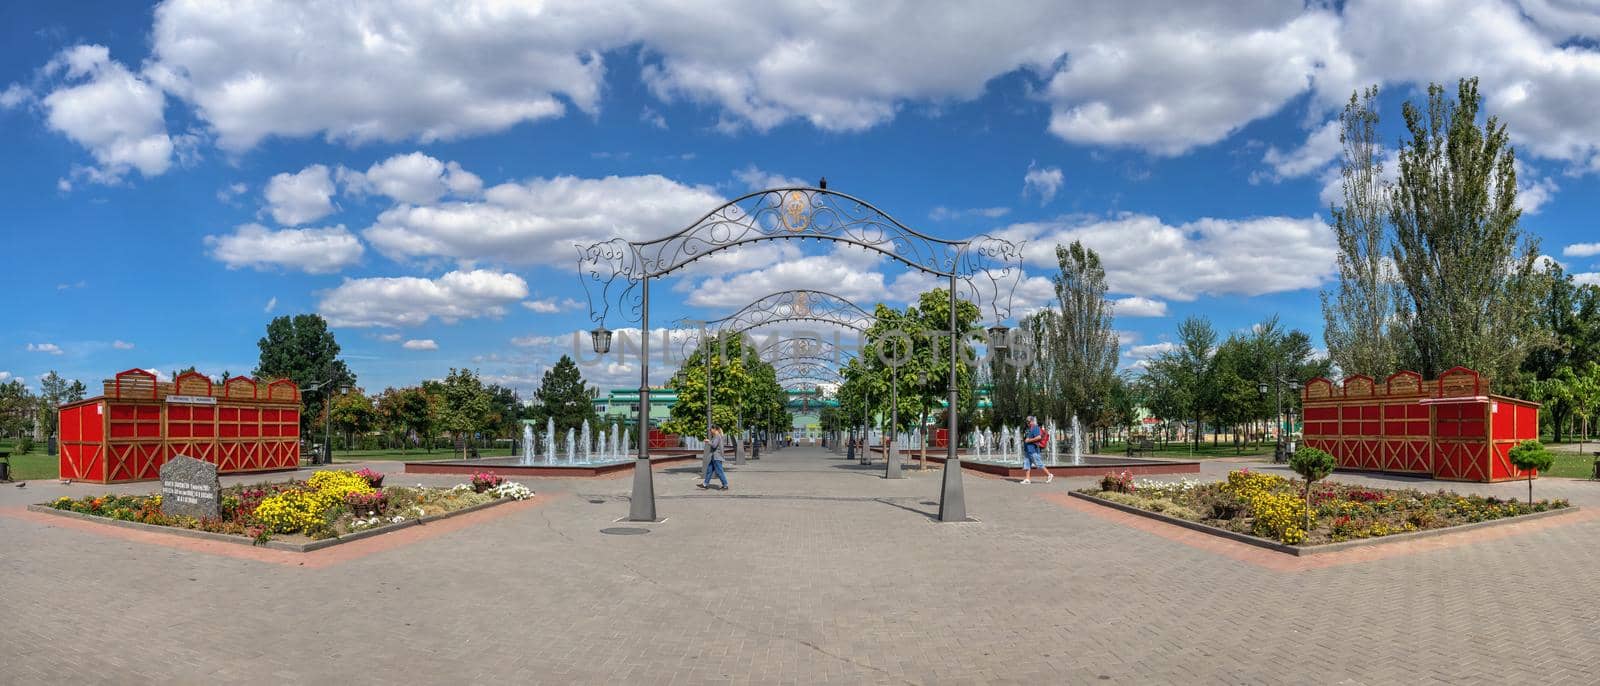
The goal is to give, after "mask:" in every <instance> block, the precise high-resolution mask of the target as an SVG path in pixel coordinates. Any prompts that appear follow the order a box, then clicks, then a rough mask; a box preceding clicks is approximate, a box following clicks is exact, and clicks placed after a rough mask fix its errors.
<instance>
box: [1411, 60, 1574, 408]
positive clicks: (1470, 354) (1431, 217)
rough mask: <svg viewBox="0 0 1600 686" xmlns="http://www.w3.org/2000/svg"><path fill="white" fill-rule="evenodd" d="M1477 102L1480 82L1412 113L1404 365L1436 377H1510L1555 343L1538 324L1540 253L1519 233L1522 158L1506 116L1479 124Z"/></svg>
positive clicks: (1435, 96) (1435, 89)
mask: <svg viewBox="0 0 1600 686" xmlns="http://www.w3.org/2000/svg"><path fill="white" fill-rule="evenodd" d="M1479 104H1480V99H1479V96H1478V81H1477V79H1462V80H1461V82H1460V85H1459V87H1458V89H1457V96H1456V99H1455V100H1451V99H1449V98H1448V97H1447V96H1446V95H1445V91H1444V88H1442V87H1441V86H1439V85H1437V84H1434V85H1430V86H1429V87H1428V102H1427V109H1426V111H1425V112H1424V111H1423V110H1420V109H1418V108H1417V107H1416V106H1415V105H1413V104H1412V103H1410V102H1407V103H1406V104H1405V106H1404V107H1403V108H1402V114H1403V116H1404V118H1405V125H1406V130H1407V131H1408V132H1409V134H1410V140H1409V141H1408V142H1405V143H1404V145H1403V146H1402V148H1401V150H1400V170H1399V179H1398V181H1397V183H1396V186H1395V189H1394V192H1393V193H1392V195H1391V196H1390V206H1389V217H1390V223H1391V224H1392V225H1393V227H1394V244H1393V246H1392V250H1391V254H1392V256H1393V258H1394V261H1395V264H1396V267H1397V269H1398V272H1399V275H1400V280H1401V282H1402V283H1403V284H1404V287H1405V288H1404V293H1405V297H1404V298H1403V299H1402V301H1401V306H1400V308H1399V319H1398V323H1400V324H1401V325H1403V326H1404V327H1405V329H1406V331H1407V332H1408V333H1409V338H1410V342H1409V346H1408V348H1407V351H1406V354H1407V356H1408V359H1405V360H1404V361H1405V362H1406V365H1405V366H1407V367H1409V368H1411V369H1415V370H1416V371H1418V372H1420V373H1422V374H1423V375H1424V376H1425V377H1427V378H1433V377H1436V376H1438V375H1439V374H1440V373H1441V372H1444V371H1445V370H1447V369H1449V368H1450V367H1452V366H1456V365H1461V366H1466V367H1470V368H1473V369H1476V370H1478V371H1479V372H1481V373H1483V374H1484V376H1486V377H1488V378H1490V379H1509V378H1510V377H1511V376H1512V375H1513V374H1514V373H1515V372H1516V371H1517V369H1518V368H1519V367H1520V366H1521V364H1522V361H1523V359H1524V358H1525V357H1526V356H1527V354H1528V351H1529V350H1530V349H1532V348H1534V347H1536V346H1537V345H1538V344H1540V343H1541V342H1542V340H1543V338H1544V335H1545V334H1544V333H1543V332H1542V331H1540V330H1539V329H1538V328H1536V327H1534V326H1533V325H1532V324H1533V313H1534V300H1535V297H1536V295H1537V290H1536V289H1537V285H1538V281H1537V280H1536V279H1535V278H1533V276H1534V264H1535V259H1536V258H1537V257H1538V244H1537V241H1536V240H1535V239H1532V238H1530V237H1527V236H1525V235H1524V233H1523V231H1522V230H1521V229H1520V228H1519V226H1518V221H1519V219H1520V217H1521V214H1522V212H1521V210H1519V209H1518V208H1517V202H1516V201H1517V176H1516V169H1515V163H1516V154H1515V151H1514V150H1513V149H1512V147H1511V146H1510V143H1509V137H1508V136H1507V134H1506V130H1505V126H1504V125H1502V124H1501V123H1500V121H1499V119H1497V118H1495V117H1489V118H1488V120H1487V122H1486V123H1485V124H1484V126H1483V127H1481V128H1480V127H1479V126H1478V123H1477V117H1478V108H1479Z"/></svg>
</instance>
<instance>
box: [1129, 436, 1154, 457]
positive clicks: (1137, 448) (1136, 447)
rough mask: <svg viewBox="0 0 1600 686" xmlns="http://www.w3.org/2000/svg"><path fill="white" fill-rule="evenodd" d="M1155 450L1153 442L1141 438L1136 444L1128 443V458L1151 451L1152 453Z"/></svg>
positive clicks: (1133, 442)
mask: <svg viewBox="0 0 1600 686" xmlns="http://www.w3.org/2000/svg"><path fill="white" fill-rule="evenodd" d="M1155 449H1156V444H1155V441H1152V440H1150V439H1148V438H1141V439H1139V440H1138V441H1137V442H1135V441H1128V457H1133V456H1134V455H1142V454H1144V453H1148V452H1151V451H1153V450H1155Z"/></svg>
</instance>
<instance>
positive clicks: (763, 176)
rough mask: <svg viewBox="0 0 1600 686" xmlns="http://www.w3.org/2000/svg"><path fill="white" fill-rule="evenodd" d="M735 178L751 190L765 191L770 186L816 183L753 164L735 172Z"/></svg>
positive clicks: (791, 186) (801, 186) (779, 186)
mask: <svg viewBox="0 0 1600 686" xmlns="http://www.w3.org/2000/svg"><path fill="white" fill-rule="evenodd" d="M733 178H735V179H737V180H738V181H739V183H742V184H744V186H745V188H746V189H747V190H750V191H764V190H767V189H768V188H796V187H798V188H811V187H812V186H815V185H816V183H815V182H813V181H806V180H805V179H802V178H800V177H797V176H784V175H783V174H778V173H775V172H769V171H766V170H764V169H760V168H758V167H756V165H753V164H751V165H746V166H745V168H743V169H739V170H737V171H735V172H733Z"/></svg>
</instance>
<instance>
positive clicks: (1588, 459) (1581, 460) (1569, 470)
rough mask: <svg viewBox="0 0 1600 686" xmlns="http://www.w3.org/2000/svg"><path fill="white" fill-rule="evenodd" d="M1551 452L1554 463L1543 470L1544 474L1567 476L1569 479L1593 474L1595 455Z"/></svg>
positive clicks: (1583, 477) (1584, 477)
mask: <svg viewBox="0 0 1600 686" xmlns="http://www.w3.org/2000/svg"><path fill="white" fill-rule="evenodd" d="M1551 454H1552V455H1554V456H1555V458H1556V461H1555V464H1552V465H1550V471H1548V472H1545V476H1558V477H1567V478H1570V479H1587V478H1589V477H1592V476H1594V460H1595V457H1594V456H1593V455H1589V454H1587V453H1585V454H1583V455H1579V454H1577V453H1563V452H1554V451H1552V452H1551Z"/></svg>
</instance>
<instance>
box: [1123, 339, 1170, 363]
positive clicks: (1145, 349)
mask: <svg viewBox="0 0 1600 686" xmlns="http://www.w3.org/2000/svg"><path fill="white" fill-rule="evenodd" d="M1177 349H1178V344H1176V343H1172V342H1165V341H1164V342H1161V343H1151V344H1149V345H1135V346H1130V347H1129V348H1128V352H1127V356H1128V357H1133V358H1138V359H1144V360H1148V359H1150V358H1153V357H1156V356H1158V355H1161V354H1164V353H1170V352H1172V351H1174V350H1177Z"/></svg>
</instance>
